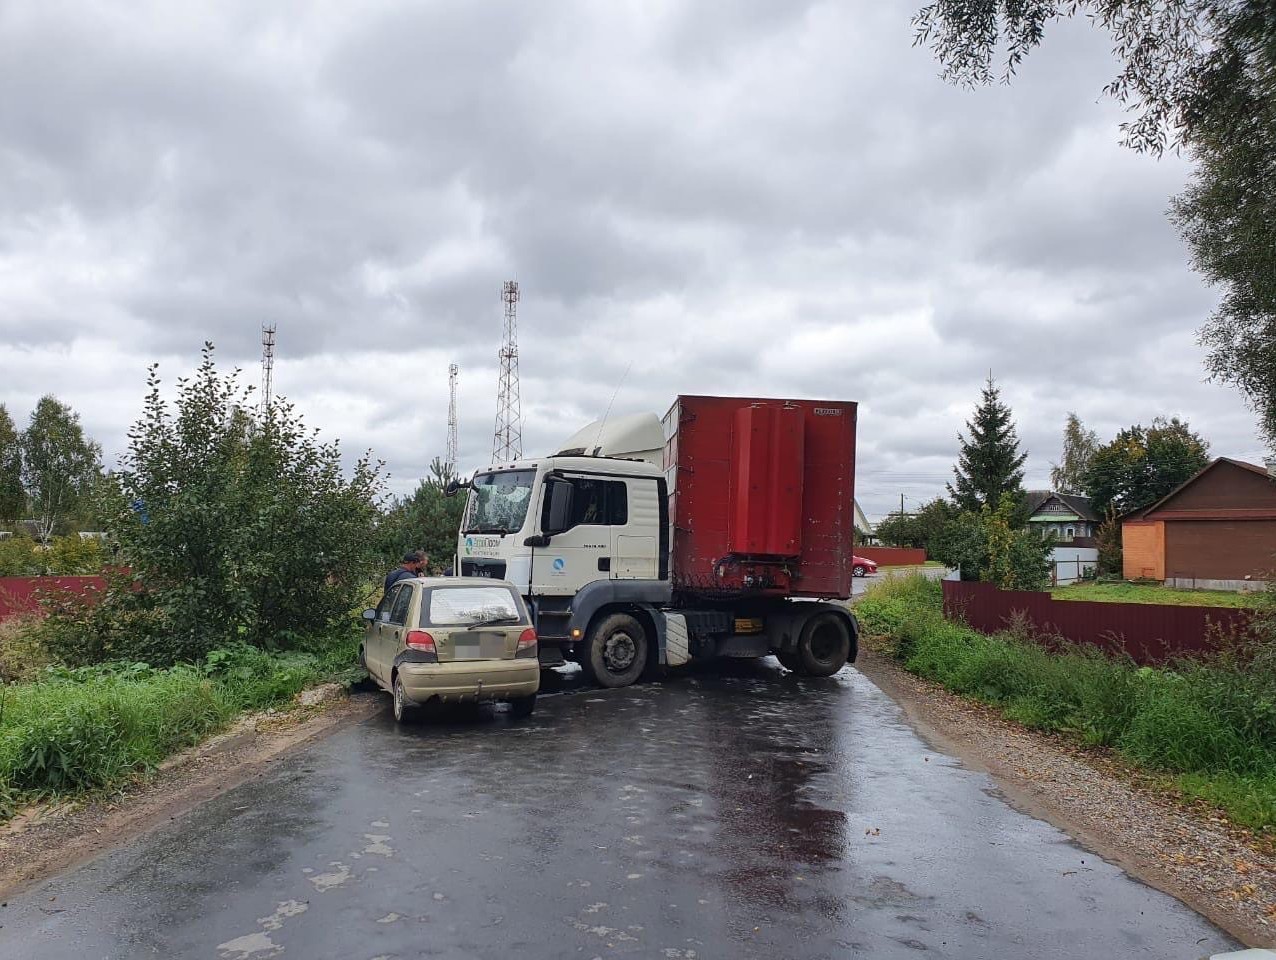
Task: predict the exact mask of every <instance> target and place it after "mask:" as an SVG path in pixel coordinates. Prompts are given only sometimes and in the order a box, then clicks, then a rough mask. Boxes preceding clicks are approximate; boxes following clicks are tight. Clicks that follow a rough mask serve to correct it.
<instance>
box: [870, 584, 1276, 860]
mask: <svg viewBox="0 0 1276 960" xmlns="http://www.w3.org/2000/svg"><path fill="white" fill-rule="evenodd" d="M856 613H857V615H858V616H859V618H860V622H861V624H862V625H863V628H864V631H865V633H866V634H868V635H870V636H874V637H877V638H879V642H880V643H881V645H882V647H883V649H884V650H885V652H887V653H888V654H889V655H890V656H891V657H892V658H894V659H896V660H897V661H899V662H901V663H902V664H903V665H904V666H905V668H906V669H908V670H909V671H910V672H912V673H915V674H918V675H920V676H922V677H926V678H928V679H931V680H935V681H938V682H939V683H940V684H942V685H943V686H945V687H947V688H948V689H950V690H952V691H954V692H956V693H959V694H962V695H964V696H967V697H971V698H973V699H976V700H979V701H981V702H983V703H987V704H991V705H993V706H995V707H997V708H998V709H1000V710H1001V711H1003V712H1004V714H1005V715H1006V716H1007V717H1008V718H1010V719H1012V720H1014V721H1017V722H1019V723H1021V724H1023V725H1025V726H1027V727H1029V728H1034V729H1039V730H1046V731H1053V732H1059V733H1063V734H1066V735H1068V736H1070V737H1072V738H1074V739H1075V740H1076V741H1078V742H1080V743H1081V744H1083V745H1085V746H1090V747H1106V748H1111V749H1113V750H1115V751H1116V752H1117V753H1118V754H1119V755H1120V756H1122V757H1123V758H1125V759H1126V760H1127V761H1130V762H1132V763H1134V764H1136V765H1138V766H1139V767H1141V768H1143V769H1146V770H1148V771H1152V772H1154V773H1157V774H1160V775H1163V776H1165V777H1167V778H1168V779H1169V780H1170V781H1171V782H1172V784H1173V785H1174V787H1175V788H1176V789H1177V790H1179V791H1180V792H1181V793H1182V794H1183V795H1184V796H1186V797H1188V798H1198V799H1201V800H1204V801H1207V802H1209V803H1211V804H1216V805H1218V806H1219V807H1221V808H1222V809H1223V810H1225V811H1226V812H1227V814H1228V816H1229V817H1231V818H1232V819H1233V820H1234V821H1235V822H1236V823H1239V824H1244V825H1246V826H1248V827H1250V828H1253V829H1255V830H1257V831H1260V833H1261V835H1263V836H1265V837H1267V839H1268V842H1269V843H1270V842H1273V841H1274V840H1276V638H1273V637H1271V636H1268V637H1266V639H1265V641H1264V642H1261V643H1256V644H1254V645H1252V646H1250V647H1249V648H1247V649H1245V650H1243V651H1236V650H1233V651H1229V652H1227V653H1224V654H1222V655H1219V656H1217V657H1215V658H1212V659H1210V660H1206V661H1190V662H1189V661H1184V662H1180V663H1177V664H1174V665H1173V667H1172V668H1171V669H1151V668H1146V667H1143V668H1140V667H1137V666H1135V665H1134V664H1132V663H1128V662H1123V661H1119V660H1114V659H1109V658H1107V657H1105V656H1103V655H1101V654H1099V653H1098V652H1096V651H1092V650H1087V649H1082V648H1079V647H1072V648H1067V649H1066V650H1065V652H1063V653H1060V654H1054V653H1050V652H1048V651H1047V650H1046V649H1044V648H1043V647H1042V646H1041V645H1039V644H1038V643H1036V642H1034V639H1033V637H1032V636H1030V635H1029V634H1028V633H1027V632H1026V631H1023V630H1010V631H1007V632H1005V633H1002V634H999V635H996V636H985V635H984V634H981V633H978V632H976V631H974V630H971V629H969V628H967V627H965V626H964V625H962V624H959V623H951V622H948V621H946V620H945V619H944V616H943V610H942V593H941V588H940V585H939V584H938V583H937V582H935V581H932V580H929V579H926V578H924V577H920V576H912V577H906V578H890V579H887V580H884V581H883V582H882V583H881V584H878V585H876V586H874V587H873V588H872V589H871V590H870V591H869V592H868V594H867V595H865V596H864V597H863V598H862V599H860V600H859V601H858V602H857V604H856ZM1263 622H1265V623H1267V624H1268V625H1269V627H1270V624H1271V622H1272V618H1271V617H1268V618H1266V620H1265V621H1263Z"/></svg>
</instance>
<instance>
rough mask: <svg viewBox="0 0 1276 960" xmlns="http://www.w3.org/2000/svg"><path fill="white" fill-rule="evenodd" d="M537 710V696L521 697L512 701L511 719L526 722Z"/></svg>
mask: <svg viewBox="0 0 1276 960" xmlns="http://www.w3.org/2000/svg"><path fill="white" fill-rule="evenodd" d="M535 709H536V694H534V693H533V694H530V695H528V696H526V697H519V698H518V699H517V700H511V701H510V718H511V719H513V720H526V719H527V718H528V717H530V716H531V715H532V711H533V710H535Z"/></svg>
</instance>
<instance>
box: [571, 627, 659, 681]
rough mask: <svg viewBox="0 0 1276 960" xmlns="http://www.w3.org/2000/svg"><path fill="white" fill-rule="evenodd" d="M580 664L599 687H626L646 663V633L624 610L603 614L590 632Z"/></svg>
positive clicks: (640, 673) (639, 674)
mask: <svg viewBox="0 0 1276 960" xmlns="http://www.w3.org/2000/svg"><path fill="white" fill-rule="evenodd" d="M581 666H582V667H583V668H584V669H585V671H586V673H587V674H588V675H589V678H590V679H591V680H593V681H594V682H595V683H597V684H598V685H599V686H602V687H627V686H629V685H630V684H631V683H633V682H634V681H635V680H637V679H638V678H639V677H640V676H641V675H642V672H643V670H644V669H645V668H646V666H647V632H646V631H645V630H644V629H643V628H642V624H641V623H639V622H638V621H637V620H635V619H634V618H633V617H631V616H629V614H627V613H613V614H612V615H611V616H608V617H604V618H603V619H602V620H600V621H599V622H598V623H597V624H595V625H594V628H593V629H592V630H591V631H590V632H589V642H588V644H587V645H586V650H585V657H584V659H583V662H582V663H581Z"/></svg>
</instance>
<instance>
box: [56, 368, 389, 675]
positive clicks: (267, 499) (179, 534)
mask: <svg viewBox="0 0 1276 960" xmlns="http://www.w3.org/2000/svg"><path fill="white" fill-rule="evenodd" d="M147 388H148V391H147V397H146V401H145V405H144V409H143V414H142V417H141V419H140V420H139V421H138V422H137V423H136V424H135V425H134V426H133V428H132V429H131V430H130V432H129V449H128V452H127V453H126V454H125V456H124V458H123V461H122V469H121V470H120V472H119V473H118V474H117V475H116V478H115V479H116V482H117V483H118V486H119V492H118V496H117V497H114V498H112V499H111V502H113V503H114V505H115V514H114V516H113V517H112V522H111V533H113V534H114V535H115V536H116V537H117V538H118V540H119V543H120V545H121V551H122V554H123V557H124V559H125V560H126V561H127V562H128V563H129V565H130V566H131V568H132V576H133V577H134V582H133V583H128V584H117V585H113V587H112V589H111V590H110V591H108V594H107V596H106V597H105V598H104V599H103V601H102V602H101V603H100V604H99V605H98V606H97V607H95V608H93V609H92V610H91V611H87V612H86V611H83V610H72V611H70V612H69V613H66V614H65V615H64V616H61V617H60V619H59V618H57V617H53V616H51V617H50V619H51V620H54V621H55V622H54V624H53V626H52V628H51V635H52V640H53V643H52V644H51V646H53V647H54V648H55V649H56V651H57V652H58V653H60V654H63V655H64V656H65V655H67V654H68V651H70V655H71V656H72V657H73V658H74V659H78V660H85V659H94V658H108V657H121V656H128V657H131V658H133V659H138V660H145V661H147V662H150V663H152V664H162V663H171V662H175V661H181V660H192V659H197V658H200V657H202V656H203V655H204V654H205V653H206V652H207V651H208V650H210V649H212V648H213V647H216V646H220V645H224V644H226V643H228V642H235V641H247V642H249V643H252V644H255V645H257V646H260V647H265V648H283V647H289V646H295V645H296V644H298V643H301V642H304V641H305V639H307V638H308V637H309V636H311V635H313V634H315V633H318V632H322V631H326V630H329V629H331V628H334V627H336V626H338V625H340V624H343V623H345V622H347V620H348V617H349V615H350V611H351V610H352V609H353V608H354V607H355V606H356V604H357V603H358V602H359V601H361V600H362V599H363V598H364V595H365V594H366V593H367V592H368V588H369V585H370V583H371V582H373V581H374V580H375V578H376V576H377V573H378V568H379V558H378V556H377V553H376V544H375V526H376V519H377V516H378V511H377V501H378V498H379V496H380V492H381V480H380V464H378V463H373V462H372V461H371V460H370V459H369V458H368V457H366V456H365V457H362V458H360V459H359V460H358V461H357V462H356V463H355V464H354V466H353V469H352V471H351V472H350V474H349V476H347V474H346V472H345V471H344V470H343V468H342V462H341V455H340V450H339V447H338V445H337V443H335V442H332V443H329V442H322V441H320V440H319V439H318V437H317V433H316V431H312V430H309V429H307V428H306V426H305V424H304V422H303V421H302V419H301V417H300V416H299V415H298V414H297V413H296V411H295V409H294V408H293V406H292V404H290V403H288V402H287V401H285V400H283V399H279V400H276V401H275V403H274V404H273V405H272V406H271V408H270V410H269V412H268V413H267V414H266V415H265V417H264V418H261V419H259V418H258V417H257V415H256V413H255V410H254V405H253V404H251V403H250V394H249V390H248V389H244V388H242V387H241V386H240V385H239V382H238V371H234V372H232V373H230V374H222V373H220V372H219V371H218V370H217V367H216V365H215V363H214V359H213V347H212V345H211V344H206V345H205V347H204V351H203V358H202V362H201V363H200V366H199V369H198V370H197V372H196V373H195V375H194V376H193V377H191V378H188V379H181V380H178V381H177V390H176V394H177V396H176V401H175V402H174V403H173V404H171V405H170V404H169V403H167V402H166V401H165V400H164V399H163V397H162V395H161V392H160V380H159V376H158V373H157V370H156V368H155V367H152V368H151V371H150V374H149V376H148V378H147Z"/></svg>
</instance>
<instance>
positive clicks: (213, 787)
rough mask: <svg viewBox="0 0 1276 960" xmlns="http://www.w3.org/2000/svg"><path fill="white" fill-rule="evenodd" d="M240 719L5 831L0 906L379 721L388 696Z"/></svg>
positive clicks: (24, 814) (25, 813)
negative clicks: (101, 792)
mask: <svg viewBox="0 0 1276 960" xmlns="http://www.w3.org/2000/svg"><path fill="white" fill-rule="evenodd" d="M308 692H310V691H302V694H300V695H299V701H300V702H295V704H294V706H293V707H292V708H291V709H287V710H285V711H283V712H277V711H266V712H264V713H257V714H251V715H249V716H246V717H242V718H240V719H239V720H238V721H236V722H235V723H234V724H233V725H232V726H231V728H230V729H229V730H227V731H225V732H223V733H221V734H219V735H217V736H214V737H212V738H210V739H208V740H206V741H204V742H203V743H201V744H199V745H197V746H195V747H192V748H190V749H189V750H185V751H182V752H181V753H178V754H175V755H173V756H172V757H169V758H168V759H166V760H165V761H163V763H161V764H160V765H159V766H158V767H157V768H156V769H155V770H154V771H152V772H150V773H149V774H147V775H145V776H144V777H143V778H142V779H139V780H135V781H133V782H132V783H130V784H127V785H125V786H124V787H123V788H121V789H118V790H115V791H113V792H112V793H110V794H108V795H105V796H97V797H91V798H89V799H87V800H83V801H50V802H47V803H42V804H36V805H33V806H31V807H28V808H26V809H24V810H22V811H20V812H19V814H18V815H17V816H15V817H14V818H13V819H12V820H10V821H9V822H8V823H7V824H5V825H4V826H3V827H0V906H4V905H5V903H4V901H6V900H7V899H8V898H10V897H13V896H15V895H17V894H19V893H22V892H24V891H26V890H29V889H31V888H32V887H34V886H37V885H39V884H40V883H43V882H44V881H46V880H48V879H50V878H51V877H53V876H55V875H57V874H60V873H63V872H65V871H67V870H69V869H71V868H73V867H79V866H82V865H84V864H85V863H88V862H89V861H91V860H94V859H96V858H97V857H99V856H102V855H103V854H105V853H108V852H110V851H111V850H113V849H115V848H117V847H119V846H122V845H123V844H125V843H128V842H129V841H131V840H134V839H136V838H137V837H139V836H142V835H143V834H145V833H147V832H149V831H150V830H153V829H154V828H155V827H157V826H159V825H161V824H163V823H167V822H168V821H171V820H175V819H177V817H179V816H181V815H183V814H185V813H187V812H189V811H190V810H193V809H195V808H196V807H198V806H200V805H201V804H204V803H206V802H208V801H209V800H212V799H213V798H214V797H218V796H221V795H222V794H224V793H227V792H228V791H230V790H233V789H235V788H236V787H238V786H240V785H241V784H243V783H245V782H247V781H248V780H250V779H252V778H253V777H255V776H260V775H261V774H262V773H264V772H265V770H266V769H267V768H268V765H269V764H270V763H273V762H274V761H276V760H277V759H279V758H280V757H281V755H283V754H285V753H288V752H290V751H292V750H296V749H298V748H299V747H302V746H305V745H307V744H311V743H314V742H316V741H318V740H321V739H323V738H324V737H326V736H329V735H331V734H332V733H335V732H336V731H337V730H338V729H340V728H341V727H343V726H344V725H346V724H348V723H353V722H357V721H359V720H363V719H366V718H367V717H370V716H372V715H374V714H375V713H376V712H377V709H378V708H379V707H380V706H381V705H382V704H381V698H380V697H377V696H375V695H372V694H368V693H355V694H352V695H350V696H348V697H347V696H342V697H340V698H337V699H328V700H325V701H323V702H319V703H311V704H306V703H305V701H304V699H300V698H304V697H305V694H306V693H308Z"/></svg>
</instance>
